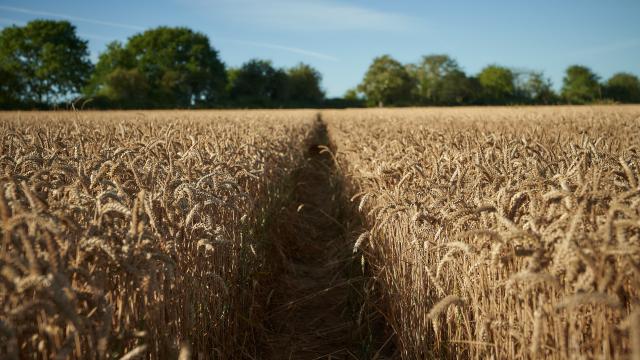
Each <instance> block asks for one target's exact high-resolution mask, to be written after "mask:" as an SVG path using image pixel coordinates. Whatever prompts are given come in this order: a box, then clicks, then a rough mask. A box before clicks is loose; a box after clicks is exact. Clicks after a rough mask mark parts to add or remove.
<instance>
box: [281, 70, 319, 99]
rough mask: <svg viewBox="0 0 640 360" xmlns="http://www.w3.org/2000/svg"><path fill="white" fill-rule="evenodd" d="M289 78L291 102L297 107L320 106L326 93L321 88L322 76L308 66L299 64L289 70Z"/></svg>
mask: <svg viewBox="0 0 640 360" xmlns="http://www.w3.org/2000/svg"><path fill="white" fill-rule="evenodd" d="M287 75H288V77H289V89H288V90H289V101H291V102H292V103H293V105H296V106H314V105H320V104H321V103H322V100H324V92H323V91H322V88H321V87H320V83H321V81H322V74H320V72H319V71H318V70H316V69H314V68H312V67H311V66H309V65H306V64H302V63H300V64H298V65H296V66H294V67H292V68H290V69H289V70H287Z"/></svg>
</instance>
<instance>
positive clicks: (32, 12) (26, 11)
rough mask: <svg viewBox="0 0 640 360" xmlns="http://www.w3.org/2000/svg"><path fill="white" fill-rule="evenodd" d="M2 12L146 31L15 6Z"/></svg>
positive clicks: (0, 8) (123, 25)
mask: <svg viewBox="0 0 640 360" xmlns="http://www.w3.org/2000/svg"><path fill="white" fill-rule="evenodd" d="M0 10H5V11H13V12H17V13H23V14H29V15H37V16H51V17H57V18H61V19H67V20H73V21H81V22H85V23H90V24H96V25H104V26H111V27H116V28H121V29H129V30H144V29H145V28H144V27H142V26H137V25H130V24H121V23H115V22H111V21H103V20H97V19H90V18H85V17H79V16H72V15H67V14H58V13H52V12H48V11H39V10H32V9H26V8H19V7H14V6H4V5H0Z"/></svg>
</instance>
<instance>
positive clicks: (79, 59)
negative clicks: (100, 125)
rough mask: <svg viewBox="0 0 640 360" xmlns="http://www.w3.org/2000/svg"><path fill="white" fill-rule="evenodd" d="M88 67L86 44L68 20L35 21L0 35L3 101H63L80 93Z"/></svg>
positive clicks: (0, 89) (4, 31)
mask: <svg viewBox="0 0 640 360" xmlns="http://www.w3.org/2000/svg"><path fill="white" fill-rule="evenodd" d="M91 67H92V66H91V62H90V61H89V51H88V49H87V42H86V41H84V40H81V39H80V38H78V36H77V35H76V28H75V26H73V25H71V23H69V22H68V21H53V20H34V21H30V22H29V23H28V24H27V25H26V26H22V27H18V26H11V27H7V28H4V29H3V30H2V32H0V73H2V74H3V80H2V83H3V84H2V86H0V92H2V95H1V96H2V97H3V98H6V99H7V100H6V101H21V102H24V103H31V104H43V105H44V104H51V103H53V102H57V101H61V100H64V99H66V98H68V97H69V96H71V95H74V94H77V93H78V92H79V91H80V90H81V88H82V86H83V85H84V84H85V81H86V79H87V78H88V76H89V74H90V72H91ZM5 74H10V76H8V77H5V76H4V75H5ZM6 92H9V93H12V95H11V94H9V95H8V94H7V93H6ZM11 98H13V99H11ZM2 101H5V100H4V99H3V100H2Z"/></svg>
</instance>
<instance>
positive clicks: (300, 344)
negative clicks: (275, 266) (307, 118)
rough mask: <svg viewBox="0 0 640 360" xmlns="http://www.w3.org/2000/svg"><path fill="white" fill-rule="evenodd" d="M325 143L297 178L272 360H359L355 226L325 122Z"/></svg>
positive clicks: (273, 323)
mask: <svg viewBox="0 0 640 360" xmlns="http://www.w3.org/2000/svg"><path fill="white" fill-rule="evenodd" d="M318 127H319V129H318V134H317V140H318V141H317V143H315V144H312V145H311V146H310V147H309V150H308V159H307V164H306V166H304V168H302V169H301V170H300V172H299V174H297V175H296V177H295V182H296V183H295V192H294V204H292V205H294V206H295V207H292V208H293V209H292V210H290V211H295V212H296V214H295V215H294V216H290V218H291V219H292V222H291V223H289V224H287V227H289V229H288V230H287V232H289V233H290V234H289V235H290V236H287V238H288V239H287V240H284V243H283V242H280V248H279V249H278V252H279V253H280V256H281V258H282V260H283V270H282V274H281V276H280V281H279V283H278V284H277V286H276V290H275V291H274V293H273V294H272V295H271V299H270V306H269V312H268V321H267V322H268V324H269V325H268V326H269V327H270V329H269V332H270V334H269V336H268V339H267V342H268V346H269V351H268V352H269V354H268V356H266V358H271V359H359V358H361V354H362V345H361V343H360V341H359V340H358V334H356V331H357V330H356V329H357V326H356V325H355V316H354V315H353V314H354V313H356V314H357V311H358V309H357V308H356V307H357V305H356V303H357V301H355V299H356V298H357V293H358V291H359V290H358V287H361V286H362V284H361V282H362V280H363V278H362V277H361V276H355V277H354V276H353V274H356V275H358V272H357V271H356V270H354V269H353V268H354V265H353V259H352V254H351V252H350V247H349V245H348V243H347V240H346V236H349V231H348V228H349V227H350V224H348V223H347V220H345V219H346V218H347V217H346V216H345V215H344V213H343V211H342V210H341V199H340V198H339V196H340V188H339V187H340V184H339V183H338V182H337V181H336V177H335V176H334V170H335V169H334V163H333V160H332V155H331V153H330V152H329V151H327V150H328V149H327V148H325V146H328V140H327V136H326V129H325V127H324V124H322V123H321V121H320V120H318Z"/></svg>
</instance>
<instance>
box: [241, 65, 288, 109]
mask: <svg viewBox="0 0 640 360" xmlns="http://www.w3.org/2000/svg"><path fill="white" fill-rule="evenodd" d="M229 78H230V80H231V81H230V83H229V95H230V98H231V101H232V102H234V103H235V104H236V105H239V106H249V107H269V106H282V105H284V103H285V102H286V101H287V100H288V98H289V84H288V76H287V73H286V72H285V71H284V70H283V69H276V68H274V67H273V65H272V63H271V61H268V60H259V59H252V60H249V61H247V62H246V63H244V64H242V66H241V67H240V68H238V69H233V70H231V71H230V75H229Z"/></svg>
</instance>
